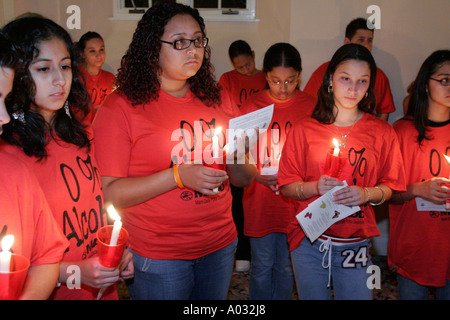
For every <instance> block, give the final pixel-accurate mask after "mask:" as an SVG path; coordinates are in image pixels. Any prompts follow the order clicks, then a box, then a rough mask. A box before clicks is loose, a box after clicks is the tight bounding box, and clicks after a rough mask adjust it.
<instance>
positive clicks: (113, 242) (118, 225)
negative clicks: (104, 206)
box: [108, 205, 122, 246]
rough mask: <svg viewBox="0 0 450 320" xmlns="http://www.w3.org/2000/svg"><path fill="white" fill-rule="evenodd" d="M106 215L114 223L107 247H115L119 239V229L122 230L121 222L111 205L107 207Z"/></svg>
mask: <svg viewBox="0 0 450 320" xmlns="http://www.w3.org/2000/svg"><path fill="white" fill-rule="evenodd" d="M108 213H109V216H110V217H111V219H113V220H114V221H115V222H114V228H113V232H112V235H111V241H110V243H109V245H111V246H115V245H117V240H118V239H119V234H120V229H122V221H121V219H120V216H119V215H118V214H117V211H116V209H115V208H114V206H113V205H110V206H109V207H108Z"/></svg>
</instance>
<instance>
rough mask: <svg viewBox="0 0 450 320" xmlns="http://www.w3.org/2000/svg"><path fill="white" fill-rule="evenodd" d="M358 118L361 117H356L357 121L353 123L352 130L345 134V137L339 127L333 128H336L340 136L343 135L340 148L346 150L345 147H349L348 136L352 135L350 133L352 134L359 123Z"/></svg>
mask: <svg viewBox="0 0 450 320" xmlns="http://www.w3.org/2000/svg"><path fill="white" fill-rule="evenodd" d="M358 118H359V115H358V116H356V119H355V121H354V122H353V125H352V127H351V128H350V130H348V132H347V133H346V134H344V135H342V132H341V131H340V130H339V129H338V127H337V126H335V125H333V126H334V127H335V128H336V131H337V132H338V134H339V135H341V141H342V142H341V143H340V144H339V147H340V148H344V149H345V146H346V145H347V138H348V135H349V134H350V132H352V129H353V127H354V126H355V124H356V123H357V122H358Z"/></svg>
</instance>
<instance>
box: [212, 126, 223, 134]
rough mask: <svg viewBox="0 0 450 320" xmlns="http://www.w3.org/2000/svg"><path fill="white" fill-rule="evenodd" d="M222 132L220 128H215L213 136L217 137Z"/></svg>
mask: <svg viewBox="0 0 450 320" xmlns="http://www.w3.org/2000/svg"><path fill="white" fill-rule="evenodd" d="M221 132H222V127H217V128H216V130H214V135H215V136H218V135H219V134H220V133H221Z"/></svg>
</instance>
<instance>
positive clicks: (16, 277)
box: [0, 236, 30, 300]
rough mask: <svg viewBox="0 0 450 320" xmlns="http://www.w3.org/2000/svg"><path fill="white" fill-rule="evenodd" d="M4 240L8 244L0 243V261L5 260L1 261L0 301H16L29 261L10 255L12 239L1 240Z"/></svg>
mask: <svg viewBox="0 0 450 320" xmlns="http://www.w3.org/2000/svg"><path fill="white" fill-rule="evenodd" d="M7 237H9V238H7ZM11 237H12V238H11ZM5 238H7V239H6V241H10V243H9V244H4V243H3V241H2V254H3V255H2V259H3V258H5V260H3V261H2V270H1V271H0V300H17V299H18V298H19V296H20V294H21V292H22V289H23V285H24V283H25V279H26V278H27V274H28V269H29V267H30V260H29V259H28V258H26V257H24V256H22V255H19V254H14V253H10V252H9V250H10V248H11V247H12V242H13V241H14V237H13V236H5V237H4V238H3V239H4V240H5ZM5 253H8V254H5ZM6 257H7V260H8V261H6Z"/></svg>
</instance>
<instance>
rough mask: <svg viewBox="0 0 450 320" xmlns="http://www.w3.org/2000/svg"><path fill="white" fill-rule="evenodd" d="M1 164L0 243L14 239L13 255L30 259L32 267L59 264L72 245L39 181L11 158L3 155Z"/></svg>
mask: <svg viewBox="0 0 450 320" xmlns="http://www.w3.org/2000/svg"><path fill="white" fill-rule="evenodd" d="M2 150H3V148H2ZM0 163H1V170H0V180H1V182H2V183H1V184H0V203H1V204H2V213H1V214H0V232H1V233H0V240H1V238H3V236H5V235H8V234H11V235H13V236H14V243H13V246H12V248H11V252H13V253H15V254H21V255H23V256H25V257H27V258H28V259H29V260H30V265H31V266H38V265H43V264H53V263H58V262H60V261H61V260H62V259H63V254H64V251H65V250H66V249H67V247H68V245H69V243H68V241H67V239H66V237H65V236H64V235H63V234H62V232H61V229H60V228H59V226H58V224H57V223H56V221H55V219H54V217H53V214H52V212H51V209H50V207H49V205H48V203H47V200H46V199H45V196H44V194H43V192H42V190H41V187H40V186H39V183H38V181H37V180H36V177H35V176H34V175H33V173H32V172H31V170H30V169H29V168H28V167H27V166H26V165H25V164H23V163H22V162H21V161H20V160H18V159H17V158H16V157H13V156H11V155H10V154H7V153H4V152H0Z"/></svg>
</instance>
